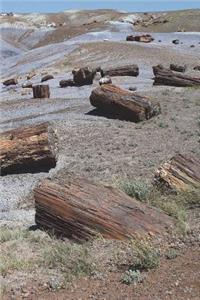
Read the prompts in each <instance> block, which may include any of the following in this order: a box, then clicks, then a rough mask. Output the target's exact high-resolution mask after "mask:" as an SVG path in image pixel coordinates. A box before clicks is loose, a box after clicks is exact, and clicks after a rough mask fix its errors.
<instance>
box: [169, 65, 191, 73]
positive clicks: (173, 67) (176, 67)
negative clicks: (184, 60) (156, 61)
mask: <svg viewBox="0 0 200 300" xmlns="http://www.w3.org/2000/svg"><path fill="white" fill-rule="evenodd" d="M186 69H187V66H186V65H184V66H179V65H175V64H170V70H172V71H176V72H181V73H184V72H185V71H186Z"/></svg>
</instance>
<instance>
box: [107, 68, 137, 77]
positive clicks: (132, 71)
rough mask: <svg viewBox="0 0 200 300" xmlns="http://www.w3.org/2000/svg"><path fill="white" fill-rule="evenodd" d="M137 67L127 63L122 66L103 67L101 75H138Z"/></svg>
mask: <svg viewBox="0 0 200 300" xmlns="http://www.w3.org/2000/svg"><path fill="white" fill-rule="evenodd" d="M138 75H139V68H138V66H137V65H127V66H122V67H116V68H110V69H103V70H101V76H102V77H104V76H111V77H114V76H135V77H136V76H138Z"/></svg>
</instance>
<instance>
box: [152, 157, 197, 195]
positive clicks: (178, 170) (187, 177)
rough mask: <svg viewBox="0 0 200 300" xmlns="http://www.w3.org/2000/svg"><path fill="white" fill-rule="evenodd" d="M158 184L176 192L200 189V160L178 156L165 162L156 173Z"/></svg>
mask: <svg viewBox="0 0 200 300" xmlns="http://www.w3.org/2000/svg"><path fill="white" fill-rule="evenodd" d="M155 179H156V182H157V183H160V184H164V185H165V186H167V187H170V188H172V189H176V190H187V189H190V188H192V187H195V188H198V187H200V159H198V158H196V157H194V156H191V155H181V154H178V155H176V156H174V157H172V158H171V159H170V160H169V161H167V162H165V163H164V164H163V165H161V166H160V168H159V169H158V170H157V171H156V174H155Z"/></svg>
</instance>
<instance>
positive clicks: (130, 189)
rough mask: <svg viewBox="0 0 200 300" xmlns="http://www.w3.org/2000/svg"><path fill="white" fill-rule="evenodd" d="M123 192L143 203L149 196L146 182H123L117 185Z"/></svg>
mask: <svg viewBox="0 0 200 300" xmlns="http://www.w3.org/2000/svg"><path fill="white" fill-rule="evenodd" d="M119 187H120V188H121V190H123V191H124V192H125V193H126V194H127V195H129V196H130V197H135V198H137V199H139V200H140V201H145V200H146V199H147V198H148V196H149V195H150V187H149V185H148V184H147V183H146V182H142V181H123V182H121V183H120V184H119Z"/></svg>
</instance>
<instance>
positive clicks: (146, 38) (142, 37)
mask: <svg viewBox="0 0 200 300" xmlns="http://www.w3.org/2000/svg"><path fill="white" fill-rule="evenodd" d="M126 40H127V41H131V42H133V41H135V42H141V43H150V42H152V41H153V40H154V38H153V37H152V36H151V35H150V34H142V35H135V36H134V35H128V36H127V37H126Z"/></svg>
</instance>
